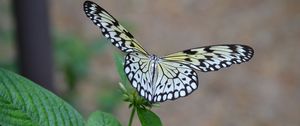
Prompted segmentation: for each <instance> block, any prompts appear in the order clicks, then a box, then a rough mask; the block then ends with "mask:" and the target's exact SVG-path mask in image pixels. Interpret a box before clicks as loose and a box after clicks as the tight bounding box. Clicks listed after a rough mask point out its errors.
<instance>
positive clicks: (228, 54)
mask: <svg viewBox="0 0 300 126" xmlns="http://www.w3.org/2000/svg"><path fill="white" fill-rule="evenodd" d="M253 53H254V52H253V49H252V48H251V47H249V46H246V45H239V44H232V45H212V46H205V47H200V48H193V49H188V50H184V51H182V52H177V53H173V54H170V55H167V56H165V57H163V59H165V60H168V61H173V62H178V63H182V64H186V65H188V66H190V67H192V68H194V69H197V70H201V71H203V72H208V71H217V70H219V69H221V68H225V67H229V66H231V65H232V64H240V63H243V62H246V61H249V60H250V59H251V58H252V56H253Z"/></svg>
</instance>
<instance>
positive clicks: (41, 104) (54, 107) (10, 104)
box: [0, 68, 84, 126]
mask: <svg viewBox="0 0 300 126" xmlns="http://www.w3.org/2000/svg"><path fill="white" fill-rule="evenodd" d="M0 117H1V118H0V125H3V126H7V125H13V126H71V125H72V126H83V125H84V120H83V118H82V117H81V115H80V114H79V113H78V112H77V111H76V110H75V109H74V108H73V107H71V106H70V105H69V104H67V103H66V102H64V101H63V100H62V99H60V98H59V97H57V96H55V95H54V94H53V93H51V92H49V91H48V90H46V89H44V88H42V87H40V86H39V85H37V84H35V83H34V82H32V81H30V80H28V79H26V78H24V77H21V76H19V75H17V74H15V73H12V72H9V71H6V70H4V69H1V68H0Z"/></svg>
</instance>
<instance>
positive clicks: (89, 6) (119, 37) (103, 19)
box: [83, 1, 147, 54]
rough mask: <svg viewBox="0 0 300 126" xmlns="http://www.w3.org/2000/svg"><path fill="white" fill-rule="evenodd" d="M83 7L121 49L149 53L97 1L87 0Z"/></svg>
mask: <svg viewBox="0 0 300 126" xmlns="http://www.w3.org/2000/svg"><path fill="white" fill-rule="evenodd" d="M83 9H84V12H85V14H86V15H87V17H88V18H90V19H91V20H92V21H93V23H94V24H95V25H97V26H98V27H99V28H100V30H101V32H102V34H103V35H104V36H105V37H106V38H107V39H109V40H110V41H111V42H112V44H113V45H115V46H116V47H118V48H119V49H120V50H121V51H123V52H133V51H139V52H142V53H145V54H147V52H146V51H145V50H144V49H143V48H142V47H141V46H140V44H139V43H138V42H137V41H136V40H135V39H134V37H133V36H132V35H131V34H130V33H129V32H128V31H127V30H126V29H125V28H124V27H123V26H122V25H120V23H119V22H118V21H117V20H116V19H115V18H114V17H113V16H111V15H110V14H109V13H108V12H107V11H105V10H104V9H103V8H101V7H100V6H98V5H97V4H96V3H94V2H91V1H85V2H84V5H83Z"/></svg>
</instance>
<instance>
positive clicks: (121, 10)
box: [0, 0, 300, 126]
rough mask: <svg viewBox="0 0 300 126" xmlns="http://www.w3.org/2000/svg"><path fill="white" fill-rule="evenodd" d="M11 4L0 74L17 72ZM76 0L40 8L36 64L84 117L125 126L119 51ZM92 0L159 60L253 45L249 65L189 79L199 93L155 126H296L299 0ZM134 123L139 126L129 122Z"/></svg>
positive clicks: (1, 32) (170, 107)
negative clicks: (41, 62) (106, 115)
mask: <svg viewBox="0 0 300 126" xmlns="http://www.w3.org/2000/svg"><path fill="white" fill-rule="evenodd" d="M15 1H18V0H15ZM15 1H14V2H15ZM14 2H13V1H10V0H0V15H1V16H0V51H1V52H0V67H1V68H6V69H9V70H11V71H15V72H18V73H20V72H21V68H20V66H22V65H20V62H19V61H20V55H21V54H20V52H21V51H19V50H20V44H18V41H21V40H20V37H19V38H18V37H17V35H18V32H19V31H17V25H16V24H17V22H18V21H17V19H18V17H17V16H18V14H16V12H17V11H16V6H14V5H15V4H14ZM19 2H20V1H19ZM83 2H84V1H83V0H72V1H71V0H49V1H48V2H47V3H46V7H45V8H41V9H47V10H48V12H47V11H46V14H49V15H44V16H46V19H47V18H48V19H49V20H48V24H49V25H48V28H49V29H48V30H49V35H50V38H49V39H48V40H47V42H48V45H49V47H46V48H48V49H49V50H50V55H49V54H48V55H47V56H49V57H48V58H50V59H51V60H49V61H51V63H48V64H49V66H36V67H38V68H39V69H43V68H45V69H49V68H50V72H52V74H51V75H49V76H50V80H49V81H48V82H45V83H47V84H46V85H48V86H49V85H52V84H53V85H52V86H50V88H48V89H50V90H52V91H53V92H55V93H56V94H57V95H59V96H61V97H62V98H63V99H65V100H67V101H68V102H69V103H71V104H72V105H73V106H74V107H75V108H77V109H78V110H79V111H80V112H81V113H82V114H83V115H84V116H85V118H87V116H88V115H89V114H90V113H91V112H93V111H95V110H103V111H106V112H111V113H113V114H114V115H116V116H117V118H118V119H119V120H120V121H121V122H122V123H123V124H127V122H128V118H129V115H130V110H129V109H128V108H127V107H128V104H126V103H124V102H122V100H121V96H120V94H119V93H118V92H117V91H116V90H118V89H117V88H118V82H119V80H120V79H119V76H118V73H117V70H116V67H115V65H114V58H113V54H114V53H115V52H119V51H118V50H117V49H116V48H115V47H113V46H112V45H111V44H109V42H108V41H107V40H106V39H105V38H104V37H103V36H102V34H101V33H100V31H99V29H98V27H96V26H95V25H94V24H93V23H92V22H91V21H90V20H89V19H88V18H87V17H86V16H85V14H84V12H83V7H82V4H83ZM94 2H96V3H98V4H99V5H100V6H102V7H103V8H105V9H106V10H107V11H108V12H110V13H111V14H112V15H113V16H114V17H116V18H117V19H118V20H119V21H120V22H121V24H123V25H124V26H125V27H126V28H127V29H128V30H129V31H130V32H131V33H132V34H133V35H134V36H135V38H136V39H137V40H138V41H139V42H140V43H141V45H143V47H144V48H145V49H146V50H148V52H151V53H154V54H157V55H160V56H162V55H166V54H169V53H173V52H176V51H180V50H184V49H188V48H192V47H199V46H204V45H211V44H224V43H226V44H230V43H231V44H233V43H239V44H246V45H250V46H251V47H253V48H254V50H255V55H254V57H253V59H252V60H251V61H250V62H248V63H245V64H242V65H233V66H232V67H231V68H229V69H224V70H220V71H218V72H210V73H202V72H199V74H198V76H199V79H200V83H199V84H200V88H199V89H198V90H196V91H195V92H194V93H193V94H192V95H190V96H188V97H185V98H181V99H178V100H176V101H169V102H165V103H162V104H161V106H160V107H159V108H154V109H153V110H154V111H155V112H156V113H157V114H158V115H159V116H160V117H161V120H162V122H163V124H164V125H166V126H183V125H186V126H195V125H201V126H240V125H242V126H253V125H255V126H299V125H300V79H299V77H300V71H299V64H300V57H299V54H300V50H299V47H300V42H299V41H300V8H299V7H300V1H297V0H243V1H240V0H227V1H224V0H173V1H171V0H161V1H159V0H152V1H145V0H122V1H121V0H94ZM19 6H22V4H21V5H19ZM37 13H38V12H37ZM36 18H37V19H38V18H40V17H36ZM21 21H22V20H21ZM46 24H47V23H46ZM30 27H31V26H30ZM30 27H29V28H27V32H28V33H30V32H31V30H32V29H31V28H30ZM46 30H47V29H46ZM46 33H47V32H46ZM23 45H24V43H23ZM31 47H34V48H40V47H39V46H31ZM45 58H47V57H45ZM27 69H28V70H29V71H30V70H32V69H37V68H27ZM21 73H22V72H21ZM51 79H52V80H51ZM46 87H47V86H46ZM134 124H135V125H139V123H138V122H137V119H136V120H135V123H134Z"/></svg>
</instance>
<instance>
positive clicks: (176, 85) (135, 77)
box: [124, 52, 198, 103]
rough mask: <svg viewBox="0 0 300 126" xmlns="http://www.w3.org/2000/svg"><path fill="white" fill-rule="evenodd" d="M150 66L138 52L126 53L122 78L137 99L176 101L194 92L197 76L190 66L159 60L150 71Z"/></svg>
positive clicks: (145, 57) (153, 101) (147, 59)
mask: <svg viewBox="0 0 300 126" xmlns="http://www.w3.org/2000/svg"><path fill="white" fill-rule="evenodd" d="M152 63H153V61H151V60H149V58H148V57H147V56H145V55H144V54H142V53H139V52H132V53H129V54H127V56H126V58H125V67H124V71H125V74H126V75H127V77H128V79H129V81H130V82H131V84H132V86H133V87H134V88H136V90H137V91H138V92H139V94H140V96H142V97H144V98H145V99H147V100H148V101H150V102H152V103H155V102H163V101H166V100H175V99H177V98H180V97H184V96H187V95H189V94H190V93H192V92H193V91H194V90H196V89H197V87H198V78H197V73H196V72H195V71H194V70H192V69H191V68H190V67H189V66H187V65H184V64H180V63H177V62H169V61H164V60H162V61H161V62H159V63H158V64H156V68H155V70H154V71H153V69H152V68H151V65H153V64H152Z"/></svg>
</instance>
